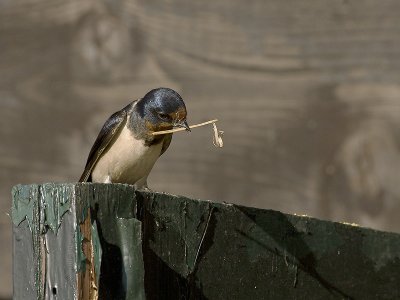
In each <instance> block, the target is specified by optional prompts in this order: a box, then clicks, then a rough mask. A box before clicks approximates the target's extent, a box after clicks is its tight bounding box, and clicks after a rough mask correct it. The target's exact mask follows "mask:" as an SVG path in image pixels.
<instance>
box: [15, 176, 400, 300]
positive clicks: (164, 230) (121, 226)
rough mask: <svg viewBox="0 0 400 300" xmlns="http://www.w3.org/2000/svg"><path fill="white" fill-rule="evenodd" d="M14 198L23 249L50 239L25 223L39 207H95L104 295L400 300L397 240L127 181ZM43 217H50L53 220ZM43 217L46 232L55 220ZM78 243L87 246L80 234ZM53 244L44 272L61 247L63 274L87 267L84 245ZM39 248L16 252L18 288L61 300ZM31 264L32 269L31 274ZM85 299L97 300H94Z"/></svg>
mask: <svg viewBox="0 0 400 300" xmlns="http://www.w3.org/2000/svg"><path fill="white" fill-rule="evenodd" d="M32 191H33V192H32ZM35 191H40V194H41V195H42V196H40V197H37V196H34V197H30V198H29V197H28V198H26V197H27V196H26V195H38V193H35ZM66 191H68V192H66ZM14 195H15V197H14V202H13V203H14V211H13V222H14V224H15V233H16V235H15V236H14V239H15V243H17V242H18V243H20V245H21V246H22V247H21V249H25V250H28V248H29V247H30V246H29V245H28V246H26V245H25V246H24V243H23V242H21V241H22V240H23V239H22V238H21V237H22V236H23V237H24V238H26V239H27V241H28V242H29V240H32V241H33V245H34V243H35V241H36V240H38V241H41V240H47V237H48V236H49V234H50V231H48V232H46V233H43V232H37V231H30V229H28V227H27V226H26V222H28V223H30V222H32V223H31V224H33V225H34V224H35V223H36V222H38V221H39V220H40V219H37V218H35V215H34V214H35V205H36V204H38V203H39V206H43V207H46V209H48V208H49V207H51V205H50V206H49V205H48V204H49V203H51V201H52V200H51V199H58V200H56V202H57V203H59V204H60V203H64V204H66V203H70V204H69V205H72V206H71V207H73V206H74V205H75V206H76V212H80V213H75V215H76V218H77V220H79V218H82V215H81V213H82V210H81V208H82V205H81V204H79V203H81V202H80V201H81V200H83V199H85V201H89V202H88V203H89V204H90V207H91V212H92V218H93V220H95V222H96V224H97V225H96V230H95V231H92V234H93V232H97V233H98V242H96V241H93V245H97V246H99V245H101V251H95V254H96V255H97V256H101V260H98V259H97V260H96V261H97V262H98V265H100V267H98V269H100V273H97V274H98V276H99V284H98V287H99V290H98V292H99V299H144V298H145V296H146V299H182V298H184V299H248V298H251V299H266V298H267V299H293V298H300V299H310V298H313V299H315V298H318V299H337V298H340V299H368V298H370V297H373V298H375V299H397V298H399V297H400V291H399V289H398V286H399V284H400V273H399V272H398V270H399V268H400V235H399V234H395V233H389V232H382V231H376V230H372V229H367V228H362V227H358V226H352V225H348V224H341V223H335V222H329V221H323V220H318V219H314V218H310V217H306V216H296V215H289V214H284V213H281V212H279V211H273V210H262V209H256V208H251V207H244V206H238V205H232V204H226V203H214V202H210V201H199V200H193V199H189V198H185V197H178V196H172V195H167V194H157V193H149V192H144V193H140V192H136V191H135V190H134V189H133V187H131V186H128V185H121V184H67V185H65V184H64V185H63V184H46V185H39V186H37V185H32V186H18V187H17V188H15V190H14ZM43 195H44V196H43ZM61 195H62V196H61ZM27 199H28V200H29V201H27ZM34 199H41V200H40V201H36V202H35V200H34ZM59 199H64V200H63V201H59ZM67 199H69V201H66V200H67ZM73 199H75V203H74V201H73ZM70 201H72V202H70ZM77 204H78V205H77ZM53 207H54V206H53ZM64 208H65V206H64ZM43 212H44V214H42V215H50V214H48V213H46V210H44V211H43ZM71 212H73V210H72V209H71V210H69V211H68V212H66V213H65V216H62V215H61V217H62V218H61V219H60V221H61V223H63V222H64V223H65V224H68V219H67V218H68V216H71V215H72V216H73V215H74V214H71ZM39 215H40V214H39ZM58 215H59V214H58ZM80 215H81V217H79V216H80ZM83 216H84V215H83ZM21 220H23V221H22V222H21ZM41 220H42V221H41V223H40V222H39V225H40V226H45V227H46V226H49V224H51V222H49V221H46V219H41ZM78 223H79V222H78ZM79 224H80V223H79ZM35 226H36V225H35ZM40 226H39V227H40ZM45 227H42V228H45ZM30 228H35V227H34V226H33V227H30ZM60 228H62V227H60ZM76 228H78V227H77V223H75V225H73V226H72V227H71V226H70V229H69V231H67V232H65V231H64V232H61V231H60V230H58V232H57V231H56V232H54V233H52V234H54V237H53V238H56V239H58V240H59V241H63V240H64V238H65V237H66V236H68V235H70V236H71V235H73V236H77V235H76V233H78V232H79V230H78V231H77V232H74V231H75V230H76ZM71 229H73V230H71ZM63 235H65V236H63ZM43 237H44V238H43ZM74 241H75V243H77V245H79V246H81V242H82V239H81V238H77V239H76V240H74ZM53 245H54V244H52V243H47V244H46V247H48V248H47V250H46V251H47V255H45V256H44V261H45V263H44V264H43V266H44V267H43V268H44V270H45V271H48V270H50V277H52V275H53V274H54V273H52V272H51V267H52V264H51V263H49V262H51V260H49V257H51V256H52V255H53V252H54V251H55V250H57V251H60V250H61V253H62V252H63V251H64V253H65V254H66V257H69V259H73V260H72V262H73V263H72V264H67V263H66V261H68V260H69V259H65V260H64V261H61V263H60V266H59V268H60V270H64V272H67V273H68V272H71V270H72V272H76V271H79V272H82V271H83V270H82V269H80V268H79V264H80V263H81V262H82V261H84V262H85V261H86V260H85V258H84V257H83V258H82V257H81V258H79V254H78V252H79V251H78V250H79V248H78V247H75V249H74V250H73V251H71V250H68V248H60V249H58V248H54V247H53ZM36 248H38V249H43V247H42V248H41V247H36ZM36 248H35V247H33V249H34V250H35V249H36ZM95 248H96V247H95ZM35 251H36V250H35ZM35 251H33V256H31V257H33V261H30V262H29V261H27V260H26V259H25V258H24V257H22V258H21V261H20V260H19V258H20V256H22V255H23V253H22V252H21V251H20V250H19V249H16V250H15V251H14V255H15V256H14V264H15V266H18V267H17V268H15V270H16V272H17V273H15V274H14V277H15V279H16V280H15V281H14V282H15V285H14V290H15V291H18V290H19V288H21V287H22V286H27V287H31V290H32V289H34V290H35V292H36V294H35V295H32V297H28V298H30V299H32V298H34V299H36V298H37V299H42V298H43V297H44V295H48V294H46V293H49V292H50V291H52V290H53V288H54V286H56V287H57V295H59V296H60V297H61V295H66V294H63V292H64V291H63V288H67V287H66V286H64V287H63V286H62V285H60V282H57V278H61V277H57V276H61V275H57V274H55V275H57V276H55V277H54V281H52V280H50V281H49V280H47V281H46V284H44V285H43V283H42V281H41V280H40V276H39V277H38V276H37V274H39V275H40V272H41V271H42V270H43V269H40V268H41V266H42V264H41V263H38V261H37V257H42V256H40V255H37V254H36V252H35ZM40 251H42V250H40ZM30 252H32V250H30ZM61 253H59V254H58V255H62V254H61ZM96 255H94V256H96ZM27 257H30V256H27ZM42 262H43V261H42ZM25 263H27V265H24V264H25ZM24 266H25V268H32V269H33V270H34V272H33V273H29V272H28V273H27V274H23V271H24V270H23V267H24ZM53 266H54V265H53ZM49 267H50V268H49ZM65 267H67V268H65ZM65 269H68V270H65ZM38 271H39V273H37V272H38ZM20 273H21V275H20ZM47 274H49V273H47ZM25 275H27V276H25ZM29 283H30V284H29ZM42 285H43V288H41V286H42ZM49 287H52V288H51V289H50V288H49ZM68 288H69V289H73V290H74V289H76V288H80V287H79V286H78V287H77V286H76V285H75V286H74V285H72V286H69V287H68ZM74 291H76V290H74ZM22 293H24V292H22ZM43 293H44V294H43ZM73 294H74V295H75V296H72V297H71V298H68V297H66V296H65V297H63V299H76V298H75V297H77V296H76V295H78V293H77V292H76V293H73ZM22 295H23V294H21V293H20V294H17V296H18V297H17V298H16V299H23V298H19V297H22ZM24 296H26V294H24ZM85 297H86V298H85V299H89V295H87V296H85ZM24 299H25V298H24Z"/></svg>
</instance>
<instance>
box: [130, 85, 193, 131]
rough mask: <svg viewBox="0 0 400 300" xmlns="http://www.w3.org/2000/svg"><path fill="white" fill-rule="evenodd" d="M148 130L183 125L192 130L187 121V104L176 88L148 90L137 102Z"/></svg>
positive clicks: (140, 114) (138, 110)
mask: <svg viewBox="0 0 400 300" xmlns="http://www.w3.org/2000/svg"><path fill="white" fill-rule="evenodd" d="M136 109H137V112H138V114H139V116H140V117H141V118H143V119H144V120H145V124H146V127H147V129H148V130H151V131H160V130H168V129H172V128H175V127H183V128H186V130H189V131H190V128H189V126H188V124H187V122H186V115H187V112H186V106H185V102H183V100H182V98H181V96H180V95H179V94H178V93H177V92H175V91H174V90H171V89H168V88H158V89H154V90H151V91H150V92H148V93H147V94H146V95H145V96H144V97H143V98H142V99H140V100H139V101H138V103H137V104H136Z"/></svg>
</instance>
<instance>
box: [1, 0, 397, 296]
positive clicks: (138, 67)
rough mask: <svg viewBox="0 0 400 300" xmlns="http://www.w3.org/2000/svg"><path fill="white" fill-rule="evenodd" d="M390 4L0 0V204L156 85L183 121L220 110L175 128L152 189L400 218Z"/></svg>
mask: <svg viewBox="0 0 400 300" xmlns="http://www.w3.org/2000/svg"><path fill="white" fill-rule="evenodd" d="M399 12H400V3H399V2H398V1H395V0H388V1H384V2H379V3H377V2H375V1H369V0H360V1H346V0H343V1H328V0H322V1H295V0H291V1H285V2H281V1H274V0H270V1H257V0H256V1H251V2H246V3H245V2H242V1H228V0H218V1H213V2H212V1H202V2H196V3H192V2H187V1H181V0H172V1H167V2H158V1H139V0H137V1H133V0H132V1H112V2H110V1H106V2H93V1H69V2H64V1H45V0H43V1H41V0H35V1H18V2H15V1H7V2H4V3H2V9H1V10H0V47H1V55H0V67H1V70H2V76H1V77H0V137H1V143H0V166H1V168H0V181H1V183H2V184H1V186H0V193H1V202H0V210H1V212H6V211H7V210H8V208H9V199H10V197H9V191H10V189H11V186H12V185H14V184H16V183H31V182H43V181H47V182H49V181H57V182H66V181H76V180H77V179H78V177H79V174H80V173H81V172H82V169H83V166H84V163H85V160H86V157H87V154H88V152H89V149H90V147H91V145H92V143H93V142H94V139H95V137H96V135H97V133H98V131H99V130H100V128H101V126H102V124H103V122H104V121H105V120H106V119H107V117H108V116H109V115H111V113H113V112H115V111H117V110H119V109H121V107H123V106H124V105H126V103H129V101H131V100H133V99H135V98H138V97H140V96H142V95H144V94H145V92H147V91H148V90H149V89H151V88H154V87H158V86H167V87H171V88H174V89H177V90H178V91H179V92H180V94H181V95H182V96H183V98H184V99H185V101H186V104H187V107H188V111H189V122H190V123H199V122H202V121H205V120H208V119H211V118H214V117H215V118H218V119H219V120H220V124H219V127H221V129H222V130H225V135H224V142H225V145H224V148H223V150H222V151H219V150H216V149H214V147H213V145H212V144H211V143H210V142H209V141H210V138H211V136H210V132H209V130H207V129H204V130H202V129H198V130H196V132H193V133H192V134H190V135H186V134H180V135H175V137H174V139H173V142H172V145H171V148H170V149H169V151H167V153H166V154H165V155H163V157H162V158H161V159H160V161H159V162H158V163H157V164H156V167H155V169H154V170H153V172H152V175H151V176H150V182H149V183H150V187H152V188H153V189H155V190H160V191H167V192H171V193H175V194H183V195H188V196H192V197H197V198H203V199H214V200H218V201H227V202H235V203H244V204H246V205H253V206H257V207H261V208H273V209H277V210H281V211H284V212H288V213H299V214H309V215H313V216H316V217H323V218H327V219H333V220H337V221H347V222H355V223H359V224H361V225H363V226H371V227H375V228H379V229H385V230H393V231H400V219H399V218H398V215H399V211H400V190H399V185H398V184H397V182H396V178H397V177H398V176H397V173H398V165H399V162H400V157H399V145H400V140H399V136H400V135H399V133H400V124H399V120H400V119H399V118H398V116H399V113H400V102H399V99H400V88H399V86H400V82H399V81H400V51H399V45H400V22H399V21H398V20H399V17H400V13H399ZM1 215H2V216H1V217H0V228H1V230H2V231H1V232H0V235H1V237H4V238H5V237H6V236H7V234H6V233H5V231H7V230H10V228H9V226H8V225H7V224H8V222H9V221H8V219H7V218H6V217H5V214H4V213H2V214H1ZM8 241H9V243H10V239H9V238H8ZM8 253H11V252H8ZM10 259H11V255H8V256H7V255H6V256H1V257H0V260H1V262H0V264H1V265H2V266H3V265H4V266H7V265H8V266H10V264H9V261H10ZM3 269H4V268H2V270H3ZM4 270H5V271H2V272H1V273H0V281H1V282H5V284H4V285H2V286H1V287H0V297H1V296H3V295H9V294H10V286H11V282H10V276H9V274H10V272H11V270H10V269H9V268H8V269H4Z"/></svg>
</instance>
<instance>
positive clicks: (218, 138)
mask: <svg viewBox="0 0 400 300" xmlns="http://www.w3.org/2000/svg"><path fill="white" fill-rule="evenodd" d="M216 122H218V120H217V119H214V120H210V121H207V122H203V123H200V124H195V125H191V126H189V127H190V129H193V128H196V127H200V126H204V125H208V124H213V130H214V135H213V144H214V146H215V147H219V148H222V147H223V146H224V142H223V140H222V135H223V133H224V132H223V131H221V130H218V128H217V125H216V124H215V123H216ZM185 130H186V129H185V128H175V129H170V130H162V131H156V132H153V133H152V134H153V135H161V134H168V133H174V132H179V131H185Z"/></svg>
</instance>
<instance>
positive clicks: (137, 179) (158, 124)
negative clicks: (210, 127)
mask: <svg viewBox="0 0 400 300" xmlns="http://www.w3.org/2000/svg"><path fill="white" fill-rule="evenodd" d="M186 117H187V111H186V106H185V102H184V101H183V99H182V97H181V96H180V95H179V94H178V93H177V92H176V91H174V90H172V89H169V88H157V89H153V90H151V91H149V92H148V93H147V94H146V95H145V96H144V97H143V98H141V99H138V100H136V101H133V102H131V103H130V104H129V105H127V106H126V107H124V108H123V109H121V110H120V111H117V112H116V113H114V114H113V115H111V117H110V118H109V119H108V120H107V121H106V122H105V124H104V125H103V128H102V129H101V131H100V133H99V135H98V136H97V139H96V141H95V142H94V145H93V147H92V149H91V150H90V153H89V157H88V159H87V162H86V166H85V170H84V171H83V173H82V176H81V178H80V179H79V182H102V183H127V184H132V185H134V186H135V188H136V189H147V177H148V176H149V173H150V171H151V169H152V168H153V166H154V164H155V162H156V161H157V159H158V158H159V157H160V156H161V155H162V154H163V153H164V152H165V151H166V150H167V149H168V147H169V145H170V144H171V140H172V133H169V134H164V135H152V133H153V132H156V131H161V130H169V129H173V128H178V127H182V128H185V129H186V130H187V131H190V127H189V125H188V123H187V121H186Z"/></svg>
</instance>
